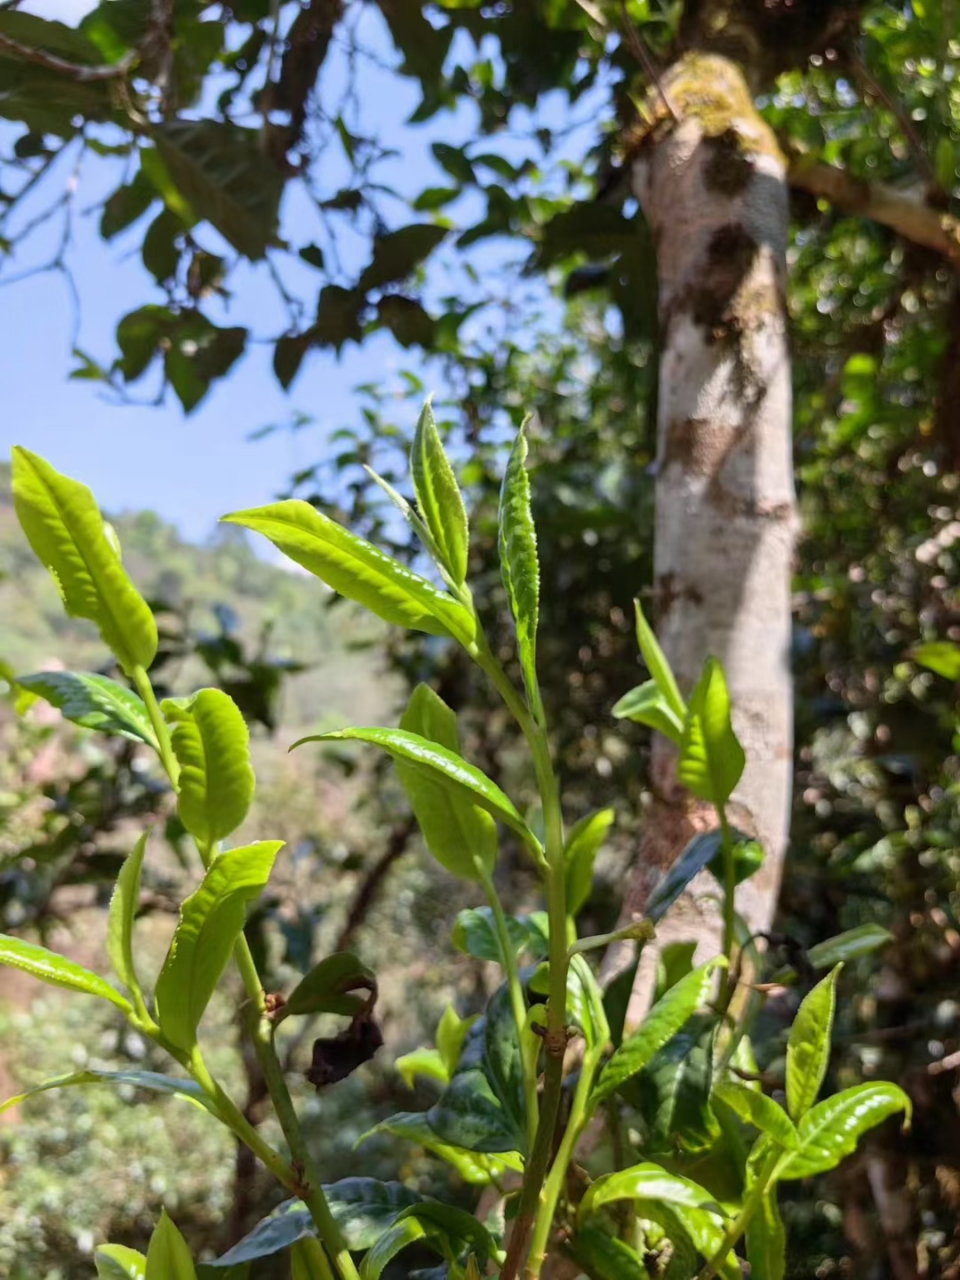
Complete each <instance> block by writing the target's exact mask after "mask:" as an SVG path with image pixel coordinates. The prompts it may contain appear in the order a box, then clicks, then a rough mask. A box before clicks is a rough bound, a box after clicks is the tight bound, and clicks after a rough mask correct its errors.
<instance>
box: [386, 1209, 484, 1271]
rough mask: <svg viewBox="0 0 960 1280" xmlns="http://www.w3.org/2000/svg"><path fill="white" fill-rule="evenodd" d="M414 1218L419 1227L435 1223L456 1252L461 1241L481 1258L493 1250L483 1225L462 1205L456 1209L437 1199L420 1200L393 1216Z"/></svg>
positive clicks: (400, 1220) (403, 1220)
mask: <svg viewBox="0 0 960 1280" xmlns="http://www.w3.org/2000/svg"><path fill="white" fill-rule="evenodd" d="M410 1218H415V1219H416V1220H417V1221H418V1222H419V1223H420V1224H421V1225H422V1226H423V1227H426V1228H428V1229H430V1228H432V1227H437V1228H439V1229H440V1231H442V1233H443V1234H444V1235H445V1236H446V1237H447V1239H448V1240H449V1241H450V1242H451V1244H452V1245H453V1246H454V1252H456V1253H459V1252H460V1250H461V1248H462V1247H463V1246H464V1245H468V1246H469V1247H470V1249H471V1250H472V1252H473V1253H474V1254H475V1255H476V1256H477V1257H478V1258H479V1259H480V1260H481V1262H485V1261H486V1259H487V1258H489V1257H491V1255H492V1254H493V1253H494V1251H495V1248H496V1246H495V1245H494V1242H493V1238H492V1236H491V1235H490V1232H489V1231H488V1230H487V1229H486V1227H485V1226H484V1225H483V1224H482V1223H481V1222H479V1221H478V1220H477V1219H476V1218H475V1217H474V1215H473V1214H472V1213H468V1212H467V1211H466V1209H458V1208H456V1207H455V1206H454V1205H451V1204H442V1203H441V1202H440V1201H439V1200H421V1201H420V1203H419V1204H413V1205H411V1206H410V1207H409V1209H404V1210H403V1212H402V1213H401V1214H400V1217H399V1218H398V1219H397V1221H398V1222H406V1221H408V1220H409V1219H410Z"/></svg>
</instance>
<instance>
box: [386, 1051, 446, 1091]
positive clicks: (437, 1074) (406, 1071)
mask: <svg viewBox="0 0 960 1280" xmlns="http://www.w3.org/2000/svg"><path fill="white" fill-rule="evenodd" d="M394 1066H395V1067H396V1068H397V1070H398V1071H399V1072H400V1078H401V1079H402V1080H403V1083H404V1084H405V1085H406V1086H407V1088H408V1089H412V1088H413V1087H414V1085H415V1084H416V1081H417V1076H424V1077H426V1079H428V1080H439V1081H440V1083H441V1084H449V1083H450V1072H449V1070H448V1068H447V1064H446V1063H445V1062H444V1060H443V1058H442V1057H441V1055H440V1051H439V1050H438V1049H412V1050H411V1051H410V1052H409V1053H404V1054H401V1056H400V1057H399V1058H397V1060H396V1062H395V1063H394Z"/></svg>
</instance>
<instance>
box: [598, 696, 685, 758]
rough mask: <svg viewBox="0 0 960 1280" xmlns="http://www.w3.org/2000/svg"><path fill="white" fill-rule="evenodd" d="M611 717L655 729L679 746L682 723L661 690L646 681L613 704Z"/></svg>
mask: <svg viewBox="0 0 960 1280" xmlns="http://www.w3.org/2000/svg"><path fill="white" fill-rule="evenodd" d="M611 715H613V716H615V717H616V719H617V720H634V721H636V723H637V724H645V725H647V726H648V728H650V729H656V730H657V732H658V733H662V734H663V736H664V737H665V738H669V739H670V741H671V742H675V743H676V744H677V746H679V745H680V739H681V737H682V735H683V721H682V720H681V719H680V718H679V717H678V715H677V713H676V712H675V711H674V709H673V707H672V706H671V705H670V703H669V701H668V699H667V697H666V695H665V694H664V692H663V690H662V689H661V688H660V687H659V686H658V685H657V684H655V683H654V681H653V680H647V681H646V683H645V684H638V685H637V686H636V688H635V689H631V690H630V692H629V693H625V694H624V695H623V697H622V698H621V699H620V700H619V702H616V703H614V705H613V709H612V711H611Z"/></svg>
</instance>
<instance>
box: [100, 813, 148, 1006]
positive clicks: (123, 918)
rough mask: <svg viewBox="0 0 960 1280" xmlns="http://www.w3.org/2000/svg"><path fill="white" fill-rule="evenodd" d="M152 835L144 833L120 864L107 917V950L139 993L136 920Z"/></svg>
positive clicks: (125, 980) (132, 989) (119, 971)
mask: <svg viewBox="0 0 960 1280" xmlns="http://www.w3.org/2000/svg"><path fill="white" fill-rule="evenodd" d="M149 835H150V832H149V831H145V832H144V833H143V835H142V836H141V837H140V839H139V840H138V841H137V843H136V845H135V846H134V849H133V852H132V853H131V854H129V855H128V857H127V858H126V860H125V861H124V864H123V866H122V867H121V868H120V874H119V875H118V876H117V883H116V887H115V888H114V891H113V896H112V898H111V899H110V913H109V916H108V918H107V953H108V955H109V956H110V963H111V964H112V965H113V971H114V973H115V974H116V975H117V977H118V978H119V979H120V981H121V982H122V983H123V985H124V986H125V987H126V988H127V990H128V991H129V992H131V993H136V994H137V995H138V996H139V995H140V982H139V980H138V978H137V969H136V965H135V964H134V960H133V922H134V920H135V919H136V915H137V908H138V907H139V905H140V872H141V869H142V867H143V855H144V853H145V852H146V848H147V839H148V837H149Z"/></svg>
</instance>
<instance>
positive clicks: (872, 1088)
mask: <svg viewBox="0 0 960 1280" xmlns="http://www.w3.org/2000/svg"><path fill="white" fill-rule="evenodd" d="M912 1110H913V1108H912V1104H911V1102H910V1099H909V1097H908V1096H907V1095H906V1094H905V1093H904V1091H903V1090H902V1089H901V1088H899V1087H898V1086H897V1085H895V1084H889V1083H887V1082H883V1083H881V1084H858V1085H854V1087H853V1088H852V1089H844V1091H843V1093H838V1094H835V1095H834V1096H833V1097H832V1098H826V1099H824V1101H823V1102H818V1103H817V1105H816V1106H815V1107H811V1109H810V1110H809V1111H807V1112H805V1113H804V1115H803V1116H802V1117H801V1119H800V1123H799V1125H798V1126H797V1128H798V1131H799V1135H800V1150H799V1151H797V1152H795V1153H794V1155H793V1156H792V1157H791V1159H790V1163H789V1164H788V1165H787V1166H786V1168H785V1169H784V1170H783V1171H782V1172H781V1174H780V1177H781V1178H784V1179H789V1178H810V1177H812V1176H813V1175H814V1174H816V1173H825V1172H826V1171H827V1170H828V1169H833V1168H835V1167H836V1166H837V1165H838V1164H839V1163H840V1161H841V1160H842V1159H843V1158H844V1157H845V1156H848V1155H850V1154H851V1153H852V1152H853V1151H854V1150H855V1149H856V1146H857V1143H858V1142H859V1140H860V1138H861V1136H862V1135H863V1134H864V1133H866V1131H867V1130H868V1129H872V1128H873V1127H874V1126H875V1125H878V1124H880V1123H881V1121H883V1120H886V1118H887V1117H888V1116H892V1115H895V1114H896V1113H897V1112H898V1111H903V1112H905V1113H906V1123H908V1124H909V1121H910V1115H911V1112H912Z"/></svg>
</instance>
